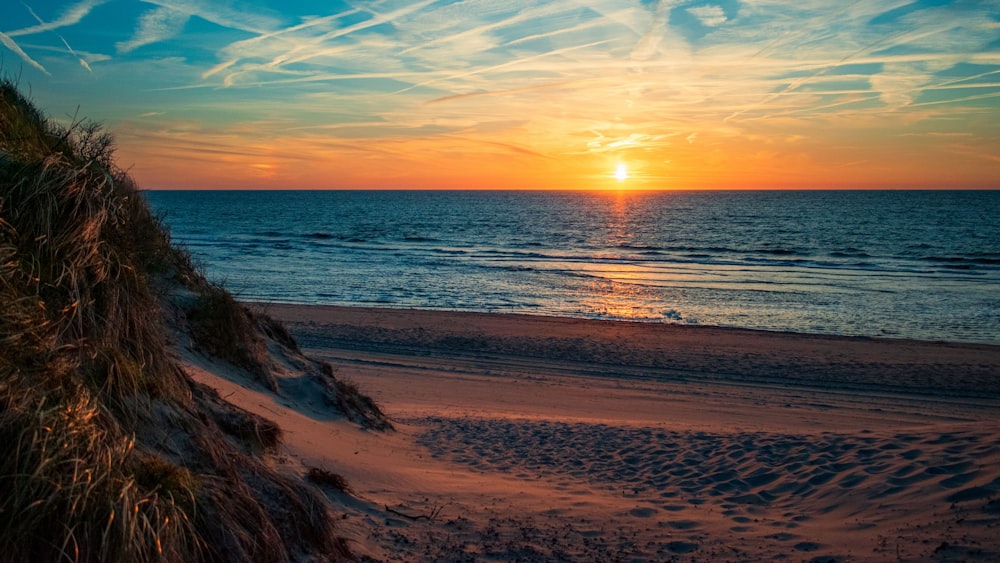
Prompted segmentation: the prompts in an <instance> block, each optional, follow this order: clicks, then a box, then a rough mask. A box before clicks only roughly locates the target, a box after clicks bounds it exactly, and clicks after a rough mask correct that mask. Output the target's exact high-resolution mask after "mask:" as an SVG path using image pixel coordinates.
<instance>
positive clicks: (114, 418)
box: [0, 79, 350, 562]
mask: <svg viewBox="0 0 1000 563" xmlns="http://www.w3.org/2000/svg"><path fill="white" fill-rule="evenodd" d="M165 284H166V285H169V284H181V285H183V286H185V287H187V288H188V289H189V290H191V291H194V292H195V294H196V295H197V298H196V300H195V301H196V302H195V305H194V306H193V307H192V308H191V310H190V311H187V312H186V314H187V315H188V317H189V319H188V325H187V327H186V329H188V330H190V331H191V332H192V339H193V340H194V341H196V342H198V343H199V344H198V345H199V346H200V347H203V348H204V349H205V351H206V353H209V354H213V355H217V356H219V357H221V358H222V359H224V360H227V361H230V362H232V363H234V364H237V365H240V366H242V367H244V368H246V369H248V370H251V371H253V370H257V371H261V372H263V371H264V370H265V367H266V366H265V359H264V355H265V353H266V348H265V346H264V344H263V343H262V340H261V338H262V337H261V336H260V334H259V332H258V331H257V328H256V327H257V326H258V324H259V323H257V322H256V321H254V320H253V319H252V318H251V317H250V316H249V315H248V314H247V313H246V312H245V311H243V309H242V307H240V306H239V305H238V304H237V303H236V302H235V301H234V300H233V298H232V296H230V295H229V294H228V293H226V292H224V291H223V290H221V289H220V288H217V287H215V286H213V285H212V284H210V283H208V282H207V281H205V280H204V278H202V277H201V276H200V275H198V274H197V272H196V271H195V269H194V268H193V267H192V266H191V263H190V260H189V259H188V256H187V255H186V253H185V252H184V251H182V250H178V249H176V248H174V247H173V246H172V245H171V244H170V241H169V236H168V234H167V232H166V230H165V229H164V228H163V226H162V225H161V224H160V222H159V221H158V220H157V218H156V217H155V216H154V215H153V214H152V213H151V212H150V210H149V208H148V206H147V205H146V204H145V202H144V200H143V199H142V197H141V196H140V195H139V194H138V193H137V191H136V187H135V185H134V183H133V181H132V180H131V179H130V178H129V176H128V175H127V174H126V173H125V172H124V171H122V170H121V169H120V168H118V167H117V166H116V165H115V161H114V143H113V141H112V139H111V137H110V136H109V135H107V134H105V133H104V132H103V131H102V130H101V128H100V127H99V126H98V125H95V124H89V123H73V124H71V125H69V126H60V125H58V124H55V123H53V122H51V121H49V120H48V119H47V118H46V117H45V116H44V115H43V114H42V113H41V112H40V111H38V110H37V109H36V108H35V107H34V106H33V105H32V104H31V103H30V101H29V100H27V99H26V98H25V97H24V96H23V95H22V94H21V93H20V91H19V90H18V88H17V86H16V85H15V84H14V83H12V82H11V81H9V80H6V79H5V80H0V562H3V561H138V562H142V561H289V560H296V559H310V560H319V561H322V560H339V559H347V558H350V554H349V552H348V550H347V549H346V547H345V544H344V542H343V541H342V540H340V539H338V538H337V537H336V534H335V533H334V530H333V526H332V518H331V516H330V514H329V513H328V510H327V508H326V505H325V504H324V503H323V501H322V498H321V496H320V495H319V493H318V492H316V491H315V490H313V489H311V488H309V487H307V486H305V485H304V484H303V481H301V480H298V481H296V480H294V479H291V478H289V477H288V476H285V475H280V474H278V473H277V472H275V471H274V470H273V469H271V468H270V467H269V466H268V464H267V463H265V462H264V460H263V459H262V458H261V457H260V454H261V452H263V451H266V450H269V449H273V448H274V447H275V445H276V444H277V443H278V441H279V440H280V431H279V430H278V428H277V427H276V426H274V425H273V423H270V422H268V421H265V420H263V419H260V418H259V417H255V416H253V415H250V414H249V413H245V412H243V411H240V410H238V409H236V408H235V407H232V406H231V405H229V404H228V403H225V402H224V401H222V400H221V399H219V397H218V396H217V394H215V395H213V394H212V393H211V392H208V391H207V390H205V389H203V388H199V387H198V386H196V385H194V384H193V383H192V382H191V381H190V380H189V379H188V378H187V377H186V376H185V374H184V373H183V372H182V370H181V368H180V367H179V366H178V365H177V364H176V363H175V361H174V360H173V359H172V357H171V355H170V353H169V351H168V342H167V337H166V334H167V329H166V327H165V325H164V322H165V321H164V315H163V314H162V312H161V311H162V307H163V305H162V300H161V297H162V293H163V292H162V286H164V285H165ZM234 311H235V312H234ZM271 330H272V331H275V332H277V331H278V329H276V328H272V329H271ZM199 331H200V334H199ZM286 334H287V333H286Z"/></svg>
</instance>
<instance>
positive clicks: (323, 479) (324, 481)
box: [306, 467, 351, 493]
mask: <svg viewBox="0 0 1000 563" xmlns="http://www.w3.org/2000/svg"><path fill="white" fill-rule="evenodd" d="M306 478H307V479H309V480H310V481H312V482H313V483H316V484H317V485H323V486H326V487H331V488H333V489H335V490H338V491H340V492H342V493H349V492H351V486H350V485H349V484H348V483H347V479H344V477H343V475H340V474H339V473H334V472H333V471H330V470H328V469H321V468H319V467H310V468H309V471H307V472H306Z"/></svg>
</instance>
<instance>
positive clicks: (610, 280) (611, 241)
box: [143, 191, 1000, 344]
mask: <svg viewBox="0 0 1000 563" xmlns="http://www.w3.org/2000/svg"><path fill="white" fill-rule="evenodd" d="M143 193H144V195H145V196H146V198H147V199H148V201H149V203H150V205H151V206H152V208H153V209H154V211H155V212H156V213H158V214H160V215H161V216H162V217H163V220H164V222H165V223H166V225H167V226H168V227H169V229H170V232H171V236H172V238H173V240H174V242H175V243H178V244H180V245H182V246H185V247H187V248H188V249H189V251H190V252H191V254H192V256H193V258H194V259H195V262H196V264H198V265H199V266H200V267H202V268H203V269H204V271H205V272H206V273H207V275H208V276H209V278H210V279H212V280H214V281H216V282H219V283H221V284H222V285H224V286H225V287H226V288H227V289H229V290H230V291H232V292H233V293H234V294H235V295H237V297H239V298H241V299H244V300H248V301H264V302H276V303H306V304H333V305H364V306H376V307H400V308H418V309H447V310H459V311H486V312H507V313H527V314H538V315H555V316H568V317H584V318H595V319H617V320H633V321H643V322H661V323H678V324H691V325H716V326H727V327H742V328H752V329H764V330H774V331H794V332H804V333H821V334H841V335H862V336H874V337H891V338H916V339H927V340H946V341H959V342H982V343H992V344H1000V227H998V224H1000V223H998V221H1000V219H998V218H1000V191H986V192H983V191H978V192H976V191H740V192H716V191H703V192H572V191H561V192H560V191H553V192H526V191H149V192H143Z"/></svg>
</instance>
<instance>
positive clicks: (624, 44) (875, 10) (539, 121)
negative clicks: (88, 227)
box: [0, 0, 1000, 189]
mask: <svg viewBox="0 0 1000 563" xmlns="http://www.w3.org/2000/svg"><path fill="white" fill-rule="evenodd" d="M0 55H2V57H3V58H2V60H3V70H4V72H5V73H6V74H7V75H9V76H14V77H17V79H18V80H19V82H20V84H21V86H22V88H24V89H25V90H26V91H29V92H30V94H31V97H32V98H33V99H34V100H35V101H36V103H38V105H39V106H41V107H42V108H43V109H44V110H46V111H47V112H48V113H49V114H50V115H52V116H53V117H54V118H57V119H63V120H66V119H69V118H70V116H72V115H74V114H76V113H77V112H79V115H80V116H85V117H88V118H91V119H95V120H98V121H101V122H103V123H105V124H106V126H107V127H108V128H110V129H111V130H112V131H113V132H114V133H115V135H116V137H117V138H118V141H119V145H120V153H119V154H120V157H121V158H122V160H123V161H124V164H126V165H127V166H129V167H130V168H131V170H132V171H133V174H134V175H135V176H136V177H137V179H138V180H139V181H140V184H143V185H145V186H148V187H154V188H170V187H219V188H233V187H311V188H322V187H331V188H335V187H375V188H379V187H404V188H405V187H423V188H428V187H449V188H454V187H469V188H472V187H511V188H521V187H524V188H544V187H552V188H575V187H583V188H601V187H607V186H616V185H620V184H622V182H619V181H617V180H616V179H615V178H614V173H615V170H616V169H617V167H618V166H619V165H624V166H627V168H628V176H629V177H628V183H629V184H630V185H632V186H635V187H643V188H665V189H669V188H687V187H698V188H711V187H726V188H739V187H994V188H1000V185H997V184H996V178H1000V2H997V1H982V2H974V1H953V2H952V1H939V0H935V1H916V2H912V1H908V0H900V1H879V0H871V1H859V2H828V1H816V0H801V1H775V0H745V1H740V0H721V1H720V0H713V1H709V2H701V1H698V2H681V1H667V0H661V1H648V0H642V1H640V0H636V1H621V0H614V1H612V0H554V1H548V2H521V1H508V2H497V1H465V2H448V1H439V0H417V1H413V0H404V1H395V0H385V1H369V2H311V1H295V2H282V3H273V2H270V3H265V2H226V1H214V2H208V1H201V0H155V1H144V2H136V1H126V0H104V1H102V0H84V1H76V2H74V1H71V2H51V1H38V0H25V1H24V2H21V1H19V0H13V1H9V2H7V3H6V5H5V8H4V15H3V19H2V20H0Z"/></svg>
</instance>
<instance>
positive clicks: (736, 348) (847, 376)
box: [250, 303, 1000, 399]
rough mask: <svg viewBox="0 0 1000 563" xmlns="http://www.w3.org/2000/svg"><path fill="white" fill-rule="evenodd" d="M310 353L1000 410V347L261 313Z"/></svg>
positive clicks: (535, 319) (527, 320) (372, 313)
mask: <svg viewBox="0 0 1000 563" xmlns="http://www.w3.org/2000/svg"><path fill="white" fill-rule="evenodd" d="M250 306H251V307H255V308H259V309H260V310H262V311H264V312H265V313H266V314H269V315H271V316H273V317H275V318H276V319H278V320H280V321H282V322H285V323H286V324H288V325H289V328H290V329H291V330H292V332H293V333H296V336H297V337H298V338H299V339H300V343H301V344H302V345H303V348H336V349H351V350H357V351H365V352H372V353H383V354H396V355H403V356H413V355H414V354H422V355H437V356H439V357H441V358H451V359H454V360H462V359H463V358H464V359H471V358H476V357H481V356H483V355H489V356H499V357H521V358H529V359H545V360H555V361H559V362H562V363H566V364H574V365H576V366H577V371H581V372H588V373H602V372H608V371H613V372H615V377H621V378H639V379H656V380H666V381H669V380H678V379H692V378H696V379H698V378H700V379H709V380H714V381H735V382H743V383H773V384H795V385H804V386H813V387H825V388H831V387H832V388H844V389H877V390H883V391H891V392H901V393H905V394H923V395H934V396H950V397H956V398H977V397H981V398H988V399H1000V345H993V344H979V343H963V342H945V341H922V340H908V339H896V338H876V337H867V336H843V335H819V334H808V333H795V332H778V331H767V330H754V329H744V328H730V327H710V326H690V325H678V324H669V323H647V322H635V321H621V320H597V319H579V318H570V317H549V316H542V315H530V314H518V313H481V312H465V311H438V310H425V309H393V308H382V307H350V306H336V305H289V304H275V303H269V304H259V303H253V304H250Z"/></svg>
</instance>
